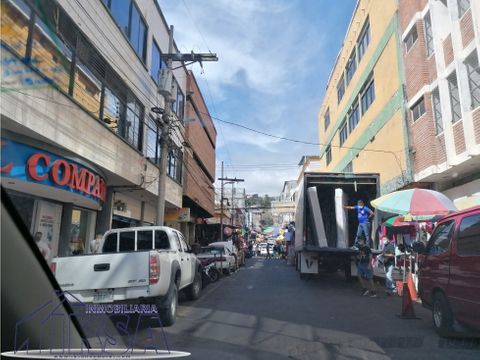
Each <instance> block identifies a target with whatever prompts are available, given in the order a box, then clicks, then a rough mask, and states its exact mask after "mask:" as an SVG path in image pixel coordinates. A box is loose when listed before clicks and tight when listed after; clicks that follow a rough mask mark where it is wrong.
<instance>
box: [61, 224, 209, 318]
mask: <svg viewBox="0 0 480 360" xmlns="http://www.w3.org/2000/svg"><path fill="white" fill-rule="evenodd" d="M52 270H53V271H54V273H55V277H56V278H57V281H58V283H59V284H60V286H61V288H62V290H64V291H68V293H70V294H71V295H72V296H73V297H75V298H76V299H69V300H73V301H76V300H77V299H78V301H81V302H84V303H113V302H119V301H123V302H125V301H128V300H139V301H140V302H142V303H151V304H152V303H154V304H155V305H156V306H157V308H158V310H159V313H160V318H161V319H162V323H163V325H164V326H169V325H172V324H173V323H174V322H175V318H176V312H177V303H178V291H179V290H185V292H186V295H187V297H188V298H189V299H192V300H193V299H196V298H198V297H199V295H200V291H201V288H202V275H201V274H202V273H201V271H202V270H201V265H200V262H199V260H198V259H197V257H196V256H195V255H194V254H193V253H192V251H191V249H190V248H189V247H188V246H187V244H186V243H185V240H184V238H183V235H182V233H180V232H179V231H177V230H175V229H172V228H169V227H164V226H148V227H145V226H144V227H136V228H125V229H114V230H109V231H108V232H106V233H105V235H104V236H103V239H102V243H101V253H100V254H90V255H76V256H69V257H58V258H55V259H54V260H53V264H52Z"/></svg>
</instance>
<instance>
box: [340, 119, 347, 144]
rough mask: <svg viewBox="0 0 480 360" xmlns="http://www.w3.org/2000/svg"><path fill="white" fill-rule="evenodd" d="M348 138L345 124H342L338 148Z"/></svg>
mask: <svg viewBox="0 0 480 360" xmlns="http://www.w3.org/2000/svg"><path fill="white" fill-rule="evenodd" d="M347 137H348V127H347V122H344V123H343V125H342V126H341V127H340V146H342V145H343V144H344V143H345V141H346V140H347Z"/></svg>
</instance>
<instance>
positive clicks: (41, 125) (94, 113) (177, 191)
mask: <svg viewBox="0 0 480 360" xmlns="http://www.w3.org/2000/svg"><path fill="white" fill-rule="evenodd" d="M1 23H2V39H1V41H2V55H1V56H2V79H1V81H2V93H1V107H0V111H1V120H2V122H1V128H2V179H1V182H2V185H3V186H4V187H5V188H6V189H7V190H8V192H9V194H10V195H11V196H12V198H13V200H14V203H15V204H16V205H17V208H18V210H19V212H20V214H21V216H22V217H23V218H24V220H25V222H26V223H27V225H28V226H29V227H30V230H31V231H32V233H36V232H41V233H42V236H43V237H44V238H45V239H47V240H48V241H49V242H50V245H51V247H52V250H53V252H52V256H56V255H57V254H58V255H68V253H69V251H70V248H69V246H70V241H72V240H74V241H75V240H77V241H78V240H80V241H81V242H82V243H83V244H86V242H87V241H88V240H89V239H91V238H93V237H94V233H95V232H104V231H106V230H107V229H109V228H110V227H111V226H113V227H123V226H130V225H132V224H140V223H147V224H152V223H153V222H154V219H155V215H156V213H155V203H156V199H157V187H158V185H157V180H158V177H159V168H158V165H157V164H158V160H159V155H160V154H159V149H160V148H159V135H160V134H159V129H158V127H157V123H156V121H155V117H156V116H155V115H154V114H152V112H151V108H152V107H154V106H159V107H163V106H164V104H163V97H162V96H161V95H159V93H158V91H157V89H158V83H159V79H160V70H161V69H162V68H164V67H165V63H164V62H162V60H161V54H162V53H167V52H168V30H167V29H168V26H167V23H166V21H165V18H164V17H163V15H162V12H161V10H160V8H159V7H158V4H157V1H154V0H149V1H146V0H145V1H139V0H126V1H122V2H119V1H116V2H115V1H112V0H103V1H100V0H89V1H71V0H40V1H33V0H32V1H29V0H3V1H2V14H1ZM186 75H187V73H186V70H185V69H184V68H183V67H180V68H178V69H177V70H175V71H174V77H175V81H174V84H173V94H174V99H175V102H174V103H173V112H174V113H175V116H176V119H177V121H176V124H177V125H178V127H177V130H175V132H174V134H172V136H171V138H172V143H171V148H170V149H171V151H170V154H169V166H168V175H169V176H168V177H167V185H166V186H167V190H166V208H167V210H168V209H178V208H181V207H182V166H183V165H182V158H183V156H182V149H181V144H182V142H183V135H182V134H183V131H184V127H183V113H184V99H185V97H184V94H185V87H186V78H187V76H186ZM170 225H174V226H176V227H179V225H178V223H175V224H170Z"/></svg>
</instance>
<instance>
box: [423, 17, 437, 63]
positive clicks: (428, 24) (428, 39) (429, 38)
mask: <svg viewBox="0 0 480 360" xmlns="http://www.w3.org/2000/svg"><path fill="white" fill-rule="evenodd" d="M423 22H424V24H425V47H426V50H427V57H429V56H430V55H432V54H433V53H434V51H435V50H434V46H433V31H432V19H431V18H430V13H428V14H427V16H425V18H424V20H423Z"/></svg>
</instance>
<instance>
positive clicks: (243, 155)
mask: <svg viewBox="0 0 480 360" xmlns="http://www.w3.org/2000/svg"><path fill="white" fill-rule="evenodd" d="M158 2H159V4H160V7H161V9H162V11H163V13H164V15H165V18H166V20H167V22H168V23H169V24H170V25H174V27H175V32H174V38H175V42H176V44H177V46H178V48H179V49H180V51H181V52H190V51H192V50H193V51H194V52H196V53H200V52H209V51H211V52H213V53H216V54H217V56H218V58H219V61H218V62H211V63H204V65H203V71H202V69H201V67H200V66H199V65H193V66H191V67H189V68H191V69H192V70H193V71H194V73H195V76H196V78H197V82H198V83H199V86H200V88H201V91H202V94H203V97H204V99H205V101H206V103H207V106H208V109H209V112H210V114H211V115H212V117H214V123H215V126H216V129H217V148H216V160H217V161H216V162H217V173H216V178H218V177H220V175H221V173H220V164H221V162H222V161H223V162H224V169H225V173H224V176H225V177H230V178H232V177H237V178H242V179H244V180H245V182H244V183H241V185H239V186H240V187H245V189H246V192H247V193H249V194H253V193H258V194H262V195H263V194H269V195H274V196H277V195H279V194H280V192H281V190H282V187H283V182H284V181H287V180H293V179H296V177H297V175H298V171H299V168H298V163H299V161H300V159H301V157H302V156H303V155H318V153H319V147H318V146H315V145H302V144H298V143H294V142H287V141H282V140H279V139H275V138H271V137H267V136H264V135H260V134H257V133H254V132H250V131H248V130H246V129H242V128H239V127H236V126H232V125H229V124H226V123H222V122H220V121H218V120H215V118H218V119H221V120H225V121H229V122H233V123H237V124H241V125H243V126H246V127H250V128H253V129H256V130H260V131H262V132H265V133H268V134H273V135H276V136H281V137H288V138H293V139H300V140H303V141H308V142H314V143H318V123H317V116H318V112H319V110H320V106H321V103H322V99H323V95H324V93H325V87H326V84H327V80H328V77H329V75H330V71H331V69H332V67H333V65H334V63H335V59H336V57H337V55H338V52H339V50H340V48H341V46H342V42H343V39H344V37H345V33H346V30H347V28H348V24H349V22H350V19H351V16H352V13H353V10H354V7H355V3H356V0H337V1H331V0H158ZM217 183H218V181H217Z"/></svg>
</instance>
